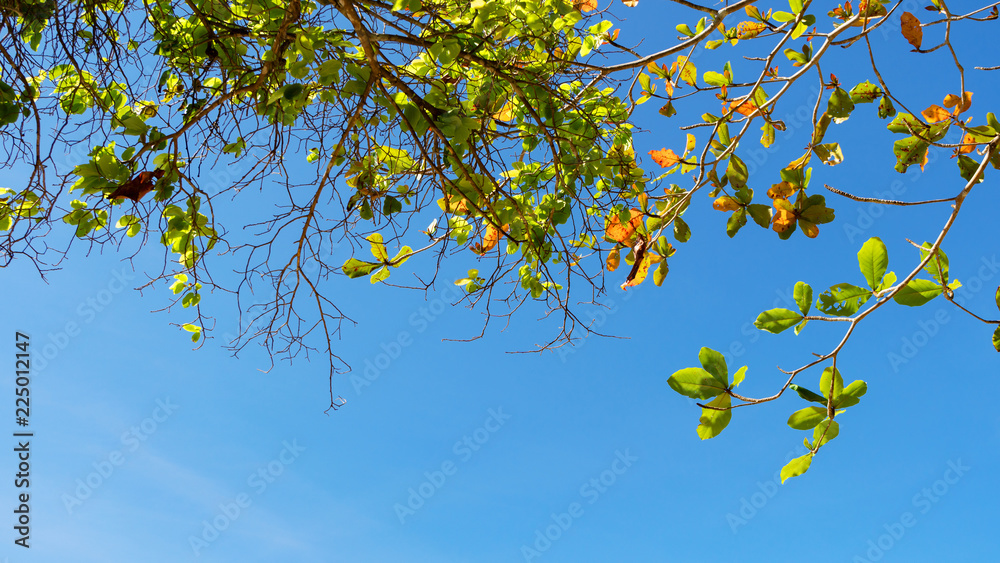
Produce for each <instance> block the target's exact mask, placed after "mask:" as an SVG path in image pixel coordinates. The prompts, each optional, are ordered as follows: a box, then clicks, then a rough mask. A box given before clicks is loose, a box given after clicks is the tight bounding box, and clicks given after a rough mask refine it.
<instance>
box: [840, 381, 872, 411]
mask: <svg viewBox="0 0 1000 563" xmlns="http://www.w3.org/2000/svg"><path fill="white" fill-rule="evenodd" d="M867 392H868V384H867V383H865V382H864V381H861V380H860V379H859V380H857V381H852V382H851V384H850V385H848V386H847V387H844V392H843V393H841V394H840V396H839V397H837V399H836V400H835V401H834V402H833V408H835V409H846V408H848V407H853V406H854V405H856V404H858V403H860V402H861V397H862V396H864V394H865V393H867Z"/></svg>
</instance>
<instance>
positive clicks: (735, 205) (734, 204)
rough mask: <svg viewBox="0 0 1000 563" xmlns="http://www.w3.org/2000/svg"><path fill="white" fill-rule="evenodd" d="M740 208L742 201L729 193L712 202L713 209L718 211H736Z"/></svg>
mask: <svg viewBox="0 0 1000 563" xmlns="http://www.w3.org/2000/svg"><path fill="white" fill-rule="evenodd" d="M739 208H740V202H738V201H736V200H735V199H733V198H732V197H731V196H728V195H724V196H722V197H720V198H719V199H717V200H715V201H714V202H712V209H715V210H716V211H736V210H737V209H739Z"/></svg>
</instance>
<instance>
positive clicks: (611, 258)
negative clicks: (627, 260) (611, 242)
mask: <svg viewBox="0 0 1000 563" xmlns="http://www.w3.org/2000/svg"><path fill="white" fill-rule="evenodd" d="M621 262H622V257H621V254H620V253H619V252H618V247H615V249H614V250H612V251H611V252H609V253H608V260H607V266H608V271H609V272H613V271H615V270H617V269H618V264H621Z"/></svg>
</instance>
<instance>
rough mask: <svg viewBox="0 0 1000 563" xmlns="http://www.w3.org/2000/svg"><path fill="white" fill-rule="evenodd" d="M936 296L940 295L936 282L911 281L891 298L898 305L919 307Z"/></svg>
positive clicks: (939, 288)
mask: <svg viewBox="0 0 1000 563" xmlns="http://www.w3.org/2000/svg"><path fill="white" fill-rule="evenodd" d="M938 295H941V286H940V285H939V284H938V283H937V282H932V281H931V280H921V279H913V280H910V282H909V283H907V284H906V285H905V286H903V288H902V289H900V290H899V291H898V292H897V293H896V295H894V296H893V297H892V298H893V300H894V301H896V303H899V304H900V305H906V306H908V307H919V306H921V305H923V304H925V303H927V302H928V301H930V300H931V299H934V298H935V297H937V296H938Z"/></svg>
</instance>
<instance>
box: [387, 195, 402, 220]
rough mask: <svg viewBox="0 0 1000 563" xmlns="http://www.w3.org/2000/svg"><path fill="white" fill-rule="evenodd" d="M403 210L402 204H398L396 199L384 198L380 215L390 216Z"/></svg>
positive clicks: (388, 196)
mask: <svg viewBox="0 0 1000 563" xmlns="http://www.w3.org/2000/svg"><path fill="white" fill-rule="evenodd" d="M402 210H403V204H402V203H400V202H399V200H398V199H396V198H394V197H392V196H391V195H387V196H385V199H384V200H383V202H382V213H383V214H384V215H392V214H393V213H399V212H400V211H402Z"/></svg>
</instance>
